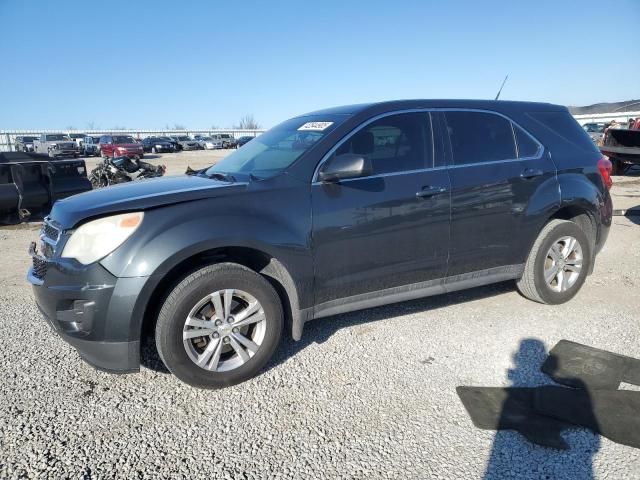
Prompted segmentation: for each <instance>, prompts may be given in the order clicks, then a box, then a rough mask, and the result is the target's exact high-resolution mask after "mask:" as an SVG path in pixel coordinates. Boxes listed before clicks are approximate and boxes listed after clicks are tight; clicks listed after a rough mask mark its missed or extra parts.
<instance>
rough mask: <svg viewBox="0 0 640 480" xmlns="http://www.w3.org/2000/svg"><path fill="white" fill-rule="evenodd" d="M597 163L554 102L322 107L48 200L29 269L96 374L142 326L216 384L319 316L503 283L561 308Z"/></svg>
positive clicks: (190, 370) (603, 173) (607, 209)
mask: <svg viewBox="0 0 640 480" xmlns="http://www.w3.org/2000/svg"><path fill="white" fill-rule="evenodd" d="M610 170H611V164H610V162H609V161H608V160H607V159H606V158H603V157H602V155H601V154H600V153H599V151H598V149H597V148H596V147H595V146H594V145H593V143H592V142H591V140H590V138H589V136H588V135H587V134H586V133H585V132H584V130H583V129H582V128H581V127H580V126H579V125H578V124H577V123H576V122H575V120H574V119H573V118H572V117H571V116H570V114H569V112H568V111H567V109H566V108H564V107H560V106H556V105H549V104H539V103H523V102H506V101H497V102H494V101H464V100H451V101H445V100H412V101H394V102H385V103H375V104H367V105H354V106H346V107H339V108H331V109H327V110H322V111H318V112H314V113H310V114H307V115H302V116H299V117H296V118H293V119H290V120H287V121H285V122H283V123H281V124H280V125H278V126H276V127H275V128H273V129H271V130H270V131H268V132H266V133H264V134H262V135H261V136H259V137H257V138H256V139H254V140H252V141H251V142H249V143H247V144H246V145H245V146H244V147H242V148H241V149H238V150H237V151H235V152H233V153H231V154H230V155H229V156H227V157H226V158H224V159H223V160H222V161H220V162H219V163H217V164H216V165H215V166H213V167H211V168H208V169H205V170H202V171H201V172H199V173H198V174H196V175H192V176H182V177H165V178H161V179H157V180H148V181H144V182H132V183H131V184H126V185H119V186H115V187H110V188H105V189H101V190H97V191H93V192H89V193H84V194H81V195H77V196H74V197H71V198H68V199H65V200H62V201H59V202H57V203H56V204H55V205H54V207H53V210H52V211H51V214H50V216H49V217H48V218H47V220H46V221H45V223H44V225H43V228H42V231H41V234H40V244H39V245H36V243H35V242H34V243H33V244H32V245H31V248H30V252H31V255H32V257H33V265H32V267H31V268H30V270H29V273H28V278H29V281H30V282H31V283H32V284H33V288H34V292H35V298H36V302H37V304H38V306H39V307H40V309H41V310H42V312H43V313H44V315H45V317H46V318H47V319H48V321H49V322H50V323H51V325H52V326H53V328H54V329H55V330H56V331H57V332H58V333H59V334H60V335H61V336H62V337H63V338H64V339H65V340H67V341H68V342H69V343H71V344H72V345H73V346H74V347H76V349H77V350H78V352H79V353H80V355H81V356H82V357H83V358H84V359H85V360H86V361H88V362H89V363H91V364H92V365H94V366H96V367H97V368H100V369H103V370H108V371H115V372H133V371H137V370H138V369H139V367H140V339H141V335H142V332H143V331H146V330H147V329H150V330H151V331H154V332H155V339H156V346H157V349H158V352H159V354H160V357H161V358H162V360H163V361H164V363H165V364H166V366H167V367H168V368H169V370H171V372H173V373H174V374H175V375H177V376H178V377H179V378H180V379H181V380H183V381H185V382H187V383H188V384H190V385H194V386H197V387H205V388H216V387H222V386H226V385H231V384H235V383H238V382H241V381H243V380H246V379H248V378H250V377H251V376H253V375H255V374H256V373H257V372H258V371H260V369H261V368H262V367H263V366H264V365H265V364H266V363H267V361H268V360H269V358H270V357H271V356H272V354H273V353H274V351H275V350H276V348H277V345H278V342H279V340H280V338H281V336H282V334H283V332H286V333H288V334H291V335H292V336H293V338H294V339H296V340H299V339H300V338H301V336H302V334H303V327H304V324H305V323H306V322H308V321H311V320H313V319H317V318H321V317H328V316H331V315H335V314H340V313H344V312H348V311H352V310H357V309H363V308H368V307H374V306H377V305H383V304H387V303H391V302H398V301H403V300H408V299H413V298H417V297H422V296H427V295H434V294H439V293H445V292H451V291H454V290H459V289H464V288H470V287H475V286H479V285H486V284H489V283H493V282H500V281H505V280H514V281H515V283H516V285H517V287H518V289H519V290H520V292H521V293H522V294H523V295H524V296H526V297H528V298H530V299H532V300H535V301H537V302H542V303H546V304H558V303H562V302H566V301H568V300H569V299H570V298H572V297H573V296H574V295H575V294H576V293H577V292H578V290H579V289H580V287H581V286H582V284H583V282H584V281H585V279H586V277H587V275H589V274H590V273H591V272H592V271H593V268H594V262H595V258H596V254H597V253H598V251H599V250H600V249H601V247H602V245H603V244H604V242H605V240H606V238H607V235H608V232H609V227H610V225H611V214H612V207H611V197H610V195H609V188H610V187H611V178H610ZM515 320H517V319H514V321H515Z"/></svg>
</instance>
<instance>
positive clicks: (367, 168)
mask: <svg viewBox="0 0 640 480" xmlns="http://www.w3.org/2000/svg"><path fill="white" fill-rule="evenodd" d="M369 175H371V161H370V160H369V159H368V158H366V157H363V156H362V155H358V154H355V153H343V154H342V155H337V156H335V157H331V158H330V159H329V160H327V162H325V164H324V165H323V166H322V169H321V170H320V172H319V173H318V179H319V180H320V181H321V182H325V183H335V182H339V181H340V180H345V179H347V178H360V177H366V176H369Z"/></svg>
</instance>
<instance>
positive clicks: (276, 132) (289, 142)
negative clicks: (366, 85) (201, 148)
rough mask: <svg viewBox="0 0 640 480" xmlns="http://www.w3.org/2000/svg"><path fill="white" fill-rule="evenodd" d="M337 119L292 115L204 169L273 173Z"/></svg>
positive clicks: (328, 129)
mask: <svg viewBox="0 0 640 480" xmlns="http://www.w3.org/2000/svg"><path fill="white" fill-rule="evenodd" d="M331 117H332V120H335V118H336V117H335V115H332V116H331ZM345 118H346V117H341V118H340V120H341V121H342V120H344V119H345ZM338 123H339V122H336V121H327V118H326V117H320V116H309V117H300V118H292V119H291V120H287V121H286V122H283V123H281V124H280V125H278V126H277V127H274V128H272V129H271V130H269V131H268V132H265V133H263V134H262V135H260V136H259V137H257V138H256V139H255V140H252V141H251V142H249V143H247V144H246V145H245V146H244V147H242V148H241V149H239V150H236V151H235V152H233V153H231V154H230V155H228V156H227V157H225V158H224V160H222V161H220V162H218V163H217V164H215V165H214V166H213V167H210V168H209V169H208V170H207V172H206V173H207V175H211V174H213V173H216V172H220V173H228V174H234V173H240V174H243V173H244V174H247V175H248V174H253V175H255V176H256V177H261V178H267V177H271V176H274V175H277V174H278V173H280V172H282V171H283V170H284V169H285V168H287V167H288V166H289V165H291V164H292V163H293V162H295V161H296V160H297V159H298V158H300V157H301V156H302V154H304V153H305V152H307V151H308V150H309V149H310V148H311V147H312V146H313V145H315V144H316V143H317V142H318V140H320V139H321V138H323V137H324V136H326V135H327V133H329V132H331V131H332V130H334V129H335V128H336V126H337V125H338Z"/></svg>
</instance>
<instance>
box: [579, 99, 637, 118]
mask: <svg viewBox="0 0 640 480" xmlns="http://www.w3.org/2000/svg"><path fill="white" fill-rule="evenodd" d="M633 104H635V105H633ZM638 110H640V100H626V101H624V102H612V103H594V104H593V105H587V106H585V107H569V111H570V112H571V113H572V114H573V115H586V114H589V113H609V112H613V111H616V112H633V111H638Z"/></svg>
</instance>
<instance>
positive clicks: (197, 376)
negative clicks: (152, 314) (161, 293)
mask: <svg viewBox="0 0 640 480" xmlns="http://www.w3.org/2000/svg"><path fill="white" fill-rule="evenodd" d="M227 289H233V295H234V296H233V297H232V298H233V301H234V302H235V301H236V297H235V295H236V294H244V295H246V296H248V297H251V298H253V299H254V300H257V301H258V302H259V304H260V305H259V306H261V307H262V310H261V311H262V312H264V315H263V316H260V318H263V317H264V319H263V320H262V321H260V322H257V323H254V324H253V325H249V326H247V327H241V328H248V329H253V334H254V335H255V334H256V332H258V329H260V332H258V333H260V334H261V335H262V337H261V339H260V340H259V342H258V339H257V338H255V337H252V336H251V335H250V334H251V330H247V331H244V332H242V331H241V332H240V333H241V334H242V335H241V337H242V338H244V339H245V340H246V339H247V337H249V338H250V339H252V340H255V342H256V344H257V343H259V347H258V348H257V349H256V350H255V353H253V355H251V356H250V358H248V360H243V359H240V354H239V353H238V351H237V350H236V346H238V345H239V344H238V343H237V342H236V341H235V340H232V339H231V337H233V336H234V335H236V333H230V332H229V331H228V329H229V328H231V327H232V326H233V324H232V323H229V324H227V323H226V322H225V321H220V322H219V323H220V324H221V326H220V327H219V328H220V329H221V330H219V331H220V333H219V334H218V331H215V332H214V333H211V334H210V335H206V336H204V335H203V336H200V337H198V339H197V340H195V339H193V340H183V333H184V331H185V330H186V329H187V328H191V327H186V326H185V325H186V320H187V317H189V316H190V315H191V317H192V318H194V317H196V313H194V312H195V311H196V310H194V309H197V308H198V305H201V304H203V302H205V303H204V304H203V305H204V306H203V307H202V308H208V309H209V310H208V311H207V313H208V314H210V319H213V318H214V317H215V318H217V317H216V315H217V312H216V313H214V310H215V306H213V301H212V300H210V299H211V295H212V294H214V292H223V291H225V292H226V290H227ZM225 297H226V295H225ZM218 298H219V299H220V301H223V300H224V298H222V297H218ZM225 303H226V302H225ZM233 305H235V307H234V309H233V312H235V313H234V314H232V315H231V316H230V318H231V319H233V315H239V312H240V311H241V310H242V308H245V307H243V305H242V304H239V303H238V304H235V303H234V304H233ZM248 305H251V303H249V304H248ZM238 308H240V310H238ZM258 313H260V312H259V311H258ZM221 317H224V313H223V314H222V315H221ZM248 317H251V318H255V317H254V316H253V314H252V315H248ZM197 318H205V319H206V318H207V314H205V315H204V317H202V316H200V315H198V316H197ZM207 324H212V323H211V322H208V323H207ZM283 324H284V319H283V311H282V304H281V302H280V298H279V297H278V294H277V293H276V291H275V290H274V288H273V287H272V286H271V284H270V283H269V282H268V281H267V280H266V279H264V278H263V277H262V276H260V275H259V274H257V273H256V272H254V271H253V270H250V269H248V268H246V267H244V266H242V265H238V264H235V263H218V264H213V265H208V266H206V267H204V268H201V269H200V270H197V271H195V272H193V273H192V274H190V275H188V276H187V277H185V278H184V279H183V280H182V281H180V283H178V284H177V286H176V287H175V288H174V289H173V290H172V291H171V293H170V294H169V295H168V296H167V298H166V300H165V301H164V304H163V305H162V308H161V309H160V314H159V315H158V321H157V323H156V332H155V337H156V346H157V349H158V353H159V355H160V358H161V359H162V361H163V362H164V364H165V365H166V366H167V368H168V369H169V371H171V373H173V374H174V375H175V376H176V377H178V378H179V379H180V380H182V381H183V382H185V383H187V384H189V385H191V386H193V387H198V388H208V389H214V388H222V387H227V386H231V385H235V384H238V383H241V382H243V381H245V380H248V379H249V378H251V377H253V376H255V375H256V374H257V373H258V372H259V371H260V370H261V369H262V368H263V367H264V366H265V365H266V363H267V362H268V361H269V359H270V358H271V356H272V355H273V353H274V352H275V351H276V349H277V347H278V343H279V342H280V337H281V336H282V329H283ZM213 328H216V329H217V328H218V327H213ZM225 328H226V329H227V331H226V333H225V331H224V330H222V329H225ZM195 330H196V329H195V327H194V329H193V330H187V331H189V332H191V331H195ZM236 330H237V329H236V328H234V330H233V331H234V332H235V331H236ZM207 331H209V332H211V330H210V329H208V330H207ZM213 335H219V337H218V340H214V338H213ZM226 335H228V337H227V336H226ZM243 335H246V336H247V337H244V336H243ZM223 340H225V341H229V340H230V341H232V342H235V346H233V348H231V347H232V345H231V344H223V342H222V341H223ZM196 341H200V342H206V343H205V344H204V345H200V346H199V347H198V348H200V350H199V351H198V352H195V353H194V351H193V349H195V348H196V346H195V344H196ZM189 342H192V343H189ZM214 342H215V343H214ZM218 342H220V343H219V344H220V348H221V349H227V350H226V352H225V351H224V350H222V353H221V354H220V353H218V357H216V354H215V353H213V354H210V355H211V357H209V359H208V360H206V361H205V365H207V367H208V368H210V369H206V367H200V366H198V365H197V364H196V363H195V362H196V360H195V359H193V360H192V357H193V356H194V355H196V356H197V355H198V354H200V357H198V358H203V357H202V356H204V355H205V351H206V349H207V348H210V347H213V346H217V345H218ZM189 350H191V353H188V352H189ZM212 351H217V347H216V350H213V349H212ZM247 352H249V349H248V348H247V350H245V355H247ZM241 360H243V361H244V363H238V362H240V361H241ZM214 361H215V365H216V367H212V365H213V363H214ZM234 361H236V364H237V366H235V367H233V365H234ZM225 363H227V364H230V365H231V366H232V368H230V369H228V370H226V371H220V370H217V371H216V369H222V368H226V366H225V365H224V364H225ZM220 366H221V367H220ZM211 368H213V369H211Z"/></svg>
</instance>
